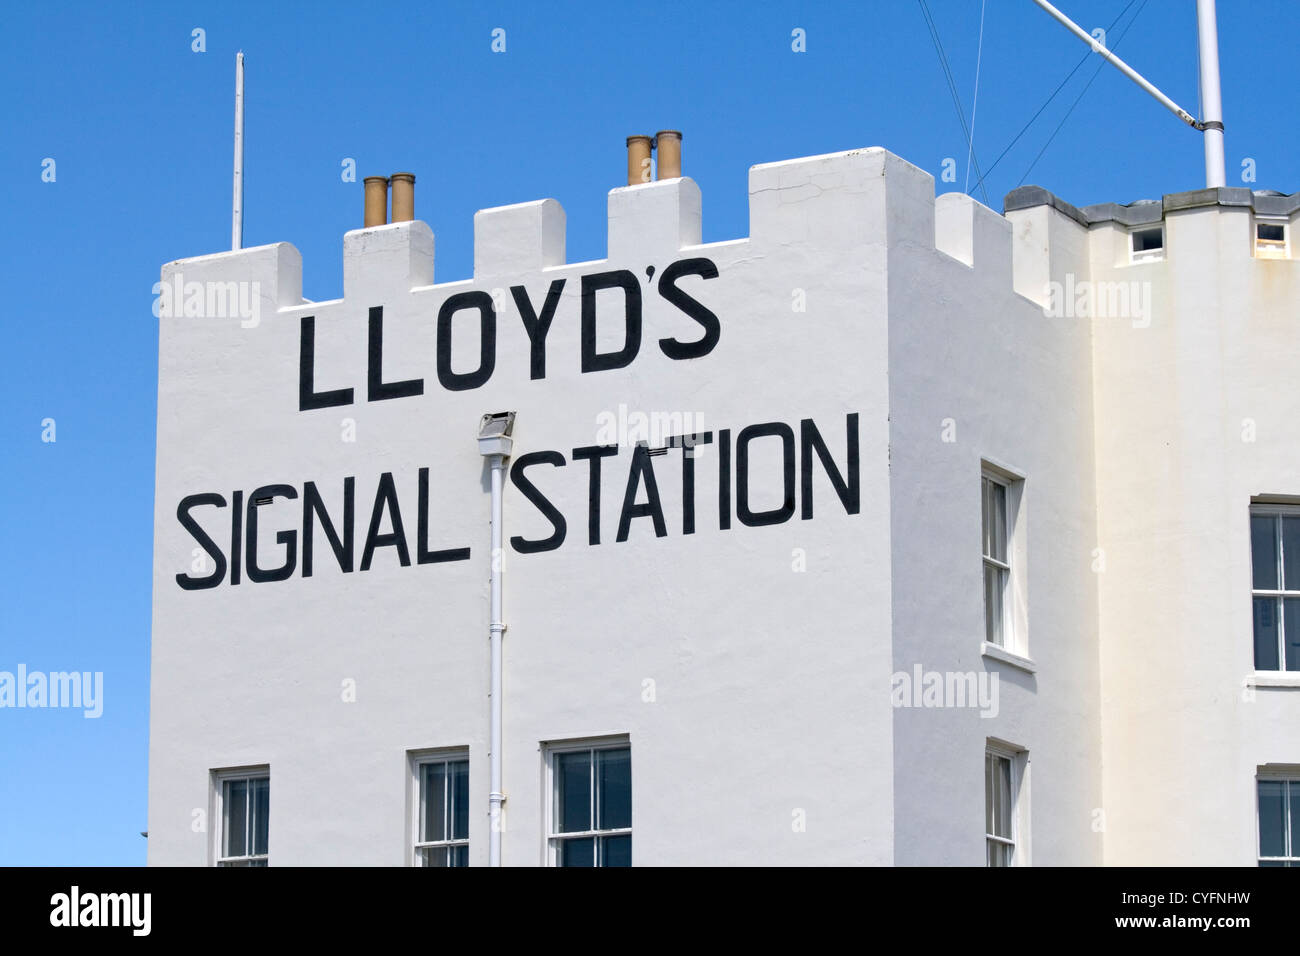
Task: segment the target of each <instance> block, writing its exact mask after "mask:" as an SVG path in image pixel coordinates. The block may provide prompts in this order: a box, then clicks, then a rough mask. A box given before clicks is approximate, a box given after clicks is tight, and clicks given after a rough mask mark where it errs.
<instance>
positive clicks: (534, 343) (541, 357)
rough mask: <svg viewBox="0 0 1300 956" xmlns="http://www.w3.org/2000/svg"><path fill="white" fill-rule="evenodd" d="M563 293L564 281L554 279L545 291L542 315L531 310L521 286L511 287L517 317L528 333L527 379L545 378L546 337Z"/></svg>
mask: <svg viewBox="0 0 1300 956" xmlns="http://www.w3.org/2000/svg"><path fill="white" fill-rule="evenodd" d="M563 291H564V280H563V279H556V280H555V281H554V282H552V283H551V287H550V288H549V289H548V290H547V291H546V301H545V302H544V303H543V304H542V314H541V315H538V314H537V313H536V312H535V311H534V310H533V303H532V300H531V299H529V298H528V290H527V289H525V288H524V287H523V286H521V285H512V286H511V287H510V294H511V295H512V296H514V299H515V306H516V307H517V308H518V309H519V317H520V318H521V319H523V322H524V331H525V332H527V333H528V345H529V356H528V377H529V378H546V336H547V333H549V332H550V331H551V321H552V320H553V319H554V318H555V310H556V309H557V308H559V305H560V294H561V293H562V292H563Z"/></svg>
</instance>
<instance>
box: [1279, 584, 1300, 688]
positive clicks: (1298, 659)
mask: <svg viewBox="0 0 1300 956" xmlns="http://www.w3.org/2000/svg"><path fill="white" fill-rule="evenodd" d="M1282 604H1283V609H1282V613H1283V614H1284V615H1285V617H1284V618H1283V620H1282V636H1283V639H1284V640H1285V641H1286V647H1285V648H1284V650H1285V651H1286V669H1287V670H1289V671H1294V670H1300V598H1287V599H1286V600H1285V601H1283V602H1282Z"/></svg>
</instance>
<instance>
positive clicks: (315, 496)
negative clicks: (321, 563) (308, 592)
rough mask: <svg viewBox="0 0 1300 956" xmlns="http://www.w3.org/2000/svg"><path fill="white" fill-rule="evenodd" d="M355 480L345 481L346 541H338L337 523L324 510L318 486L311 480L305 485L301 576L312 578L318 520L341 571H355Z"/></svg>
mask: <svg viewBox="0 0 1300 956" xmlns="http://www.w3.org/2000/svg"><path fill="white" fill-rule="evenodd" d="M356 483H357V481H356V479H355V478H353V477H351V476H349V477H347V478H344V479H343V538H342V540H340V539H339V533H338V530H337V529H336V528H335V526H334V522H333V521H331V520H330V516H329V512H327V511H326V510H325V502H324V500H323V499H322V498H321V496H320V492H319V491H318V490H317V489H316V483H315V482H314V481H309V482H307V483H306V484H305V485H303V486H302V576H303V577H304V578H309V577H311V575H312V542H313V537H314V530H313V529H314V526H315V524H316V520H317V519H319V520H320V526H321V530H323V531H324V532H325V537H326V538H328V539H329V543H330V548H331V550H333V552H334V560H336V561H338V563H339V568H340V570H342V571H343V573H344V574H349V573H351V571H352V556H353V554H354V552H355V549H354V548H353V544H354V543H355V540H356V535H355V533H354V532H355V530H356V529H355V528H354V527H353V524H354V522H353V518H354V517H355V515H356V495H355V493H354V492H355V491H356Z"/></svg>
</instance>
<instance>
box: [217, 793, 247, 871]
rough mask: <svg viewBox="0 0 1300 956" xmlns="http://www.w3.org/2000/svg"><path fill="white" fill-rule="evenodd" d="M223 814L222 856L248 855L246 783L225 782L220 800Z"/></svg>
mask: <svg viewBox="0 0 1300 956" xmlns="http://www.w3.org/2000/svg"><path fill="white" fill-rule="evenodd" d="M221 807H222V810H223V811H224V812H225V817H226V819H225V821H224V823H225V828H226V839H225V844H226V847H225V852H224V854H223V855H224V856H247V855H248V781H247V780H227V781H226V783H225V792H224V794H223V795H222V798H221Z"/></svg>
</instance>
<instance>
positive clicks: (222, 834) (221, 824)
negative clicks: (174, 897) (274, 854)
mask: <svg viewBox="0 0 1300 956" xmlns="http://www.w3.org/2000/svg"><path fill="white" fill-rule="evenodd" d="M210 779H211V794H212V800H211V803H212V810H211V814H210V817H209V818H210V819H211V820H212V827H211V830H212V837H213V840H212V847H211V858H212V865H213V866H217V867H233V866H234V865H236V864H240V863H253V862H262V861H265V863H266V865H267V866H270V865H271V837H270V833H271V827H270V820H269V819H268V820H267V839H266V853H260V854H259V853H254V854H249V855H246V856H225V855H224V848H225V845H226V806H225V799H226V784H227V783H230V782H233V781H236V780H266V781H267V784H268V786H269V785H270V780H271V768H270V766H269V765H268V764H261V765H258V766H252V767H231V768H228V769H224V770H213V771H211V774H210ZM267 812H268V814H269V812H270V801H269V798H268V802H267ZM250 819H251V816H250Z"/></svg>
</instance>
